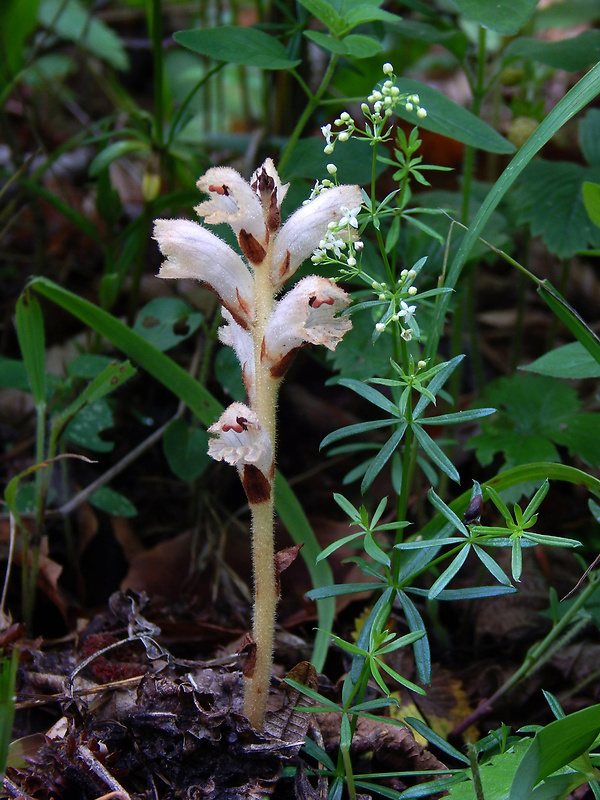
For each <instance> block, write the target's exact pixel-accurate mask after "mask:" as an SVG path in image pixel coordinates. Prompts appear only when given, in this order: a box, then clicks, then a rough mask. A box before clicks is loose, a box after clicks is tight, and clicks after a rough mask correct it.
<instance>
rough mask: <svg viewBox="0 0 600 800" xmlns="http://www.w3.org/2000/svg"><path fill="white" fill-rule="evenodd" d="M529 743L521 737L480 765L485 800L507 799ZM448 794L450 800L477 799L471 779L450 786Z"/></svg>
mask: <svg viewBox="0 0 600 800" xmlns="http://www.w3.org/2000/svg"><path fill="white" fill-rule="evenodd" d="M529 745H530V741H529V739H521V741H519V742H516V743H515V744H513V745H512V747H509V748H508V749H507V750H505V751H504V752H503V753H499V754H498V755H495V756H492V757H491V758H490V759H489V760H488V761H486V762H485V763H484V764H481V765H480V767H479V774H480V777H481V783H482V788H483V796H484V797H485V800H508V793H509V790H510V786H511V783H512V782H513V779H514V776H515V773H516V771H517V769H518V767H519V764H520V763H521V761H522V759H523V756H524V755H525V753H526V752H527V748H528V747H529ZM467 774H468V773H467ZM448 796H449V797H450V798H451V800H477V796H476V794H475V789H474V788H473V781H472V780H471V779H469V780H467V781H464V782H463V783H459V784H457V785H455V786H452V787H450V789H449V791H448Z"/></svg>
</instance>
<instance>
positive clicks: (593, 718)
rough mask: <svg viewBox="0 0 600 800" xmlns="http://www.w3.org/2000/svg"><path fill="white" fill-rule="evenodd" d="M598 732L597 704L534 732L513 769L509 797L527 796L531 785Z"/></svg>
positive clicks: (525, 798) (571, 757)
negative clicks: (515, 768)
mask: <svg viewBox="0 0 600 800" xmlns="http://www.w3.org/2000/svg"><path fill="white" fill-rule="evenodd" d="M599 733H600V705H595V706H590V707H589V708H584V709H582V710H581V711H576V712H575V713H574V714H569V715H568V716H566V717H563V719H558V720H556V721H555V722H551V723H550V724H549V725H546V726H545V727H544V728H542V730H541V731H539V732H538V733H536V735H535V737H534V739H533V741H532V743H531V746H530V747H529V749H528V750H527V753H526V754H525V756H524V757H523V760H522V761H521V763H520V765H519V768H518V769H517V771H516V772H515V776H514V780H513V782H512V784H511V787H510V795H509V800H529V798H530V797H531V792H532V790H533V789H534V787H535V786H536V785H537V784H538V783H539V782H540V781H542V780H544V778H547V777H548V776H549V775H552V773H553V772H556V771H557V770H559V769H561V768H562V767H565V766H566V765H567V764H569V763H570V762H571V761H573V760H574V759H576V758H577V757H578V756H580V755H581V754H582V753H585V752H586V751H587V750H589V748H590V747H591V746H592V745H593V743H594V741H595V739H596V737H597V736H598V734H599Z"/></svg>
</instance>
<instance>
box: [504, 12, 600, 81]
mask: <svg viewBox="0 0 600 800" xmlns="http://www.w3.org/2000/svg"><path fill="white" fill-rule="evenodd" d="M517 2H518V0H517ZM503 55H504V59H505V60H508V59H513V58H531V59H532V60H533V61H539V62H540V63H542V64H547V65H548V66H549V67H554V68H555V69H564V70H567V72H579V71H580V70H584V69H586V68H587V67H589V66H590V65H591V64H593V63H595V62H596V61H600V31H584V32H583V33H580V34H579V36H572V37H570V38H567V39H562V40H561V41H559V42H545V41H542V40H540V39H533V38H531V37H529V36H523V37H519V38H518V39H514V40H513V41H512V42H510V43H509V45H508V46H507V48H506V50H505V51H504V54H503Z"/></svg>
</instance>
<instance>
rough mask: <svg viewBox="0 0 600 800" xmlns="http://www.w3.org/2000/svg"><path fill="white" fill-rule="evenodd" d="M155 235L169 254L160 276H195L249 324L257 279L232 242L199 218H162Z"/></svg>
mask: <svg viewBox="0 0 600 800" xmlns="http://www.w3.org/2000/svg"><path fill="white" fill-rule="evenodd" d="M154 238H155V239H156V241H157V242H158V245H159V247H160V249H161V251H162V253H163V255H164V256H166V258H167V260H166V261H165V262H164V263H163V264H162V266H161V268H160V271H159V273H158V277H159V278H193V279H194V280H197V281H200V283H203V284H204V285H205V286H207V287H208V288H209V289H212V291H213V292H214V293H215V294H216V295H217V297H218V298H219V300H220V301H221V303H222V304H223V305H224V306H225V308H226V309H227V310H228V311H229V312H230V314H231V315H232V316H233V318H234V319H235V320H236V321H237V322H238V323H239V324H240V325H241V326H242V327H243V328H247V327H249V325H251V324H252V321H253V319H254V279H253V277H252V275H251V274H250V271H249V270H248V267H247V266H246V265H245V264H244V262H243V261H242V259H241V258H240V257H239V256H238V255H237V253H234V251H233V250H232V249H231V248H230V247H229V245H227V244H225V242H222V241H221V239H219V237H218V236H215V234H214V233H211V232H210V231H208V230H206V228H203V227H202V226H201V225H198V223H197V222H192V221H191V220H187V219H158V220H156V222H155V223H154Z"/></svg>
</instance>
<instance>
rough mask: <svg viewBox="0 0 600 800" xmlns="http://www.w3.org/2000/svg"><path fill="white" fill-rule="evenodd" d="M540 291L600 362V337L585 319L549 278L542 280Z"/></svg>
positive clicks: (560, 317) (548, 303)
mask: <svg viewBox="0 0 600 800" xmlns="http://www.w3.org/2000/svg"><path fill="white" fill-rule="evenodd" d="M538 293H539V294H540V295H541V296H542V298H543V299H544V302H545V303H546V304H547V305H549V306H550V308H551V309H552V311H553V312H554V313H555V314H556V316H557V317H558V318H559V319H560V320H561V321H562V322H563V323H564V324H565V325H566V326H567V328H568V329H569V330H570V331H571V333H572V334H573V336H575V338H576V339H577V341H579V342H581V344H582V345H583V346H584V347H585V349H586V350H587V351H588V353H589V354H590V355H591V356H592V358H593V359H594V360H595V361H597V362H598V363H599V364H600V339H599V338H598V336H597V335H596V334H595V333H594V331H593V330H592V329H591V328H590V327H589V325H588V324H587V323H586V322H585V320H583V319H582V318H581V317H580V316H579V314H578V313H577V312H576V311H575V309H574V308H573V307H572V306H571V305H569V303H567V301H566V300H565V298H564V297H562V295H561V294H560V293H559V292H557V291H556V289H555V288H554V286H552V284H551V283H550V282H549V281H548V280H543V281H541V282H540V284H539V286H538Z"/></svg>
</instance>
